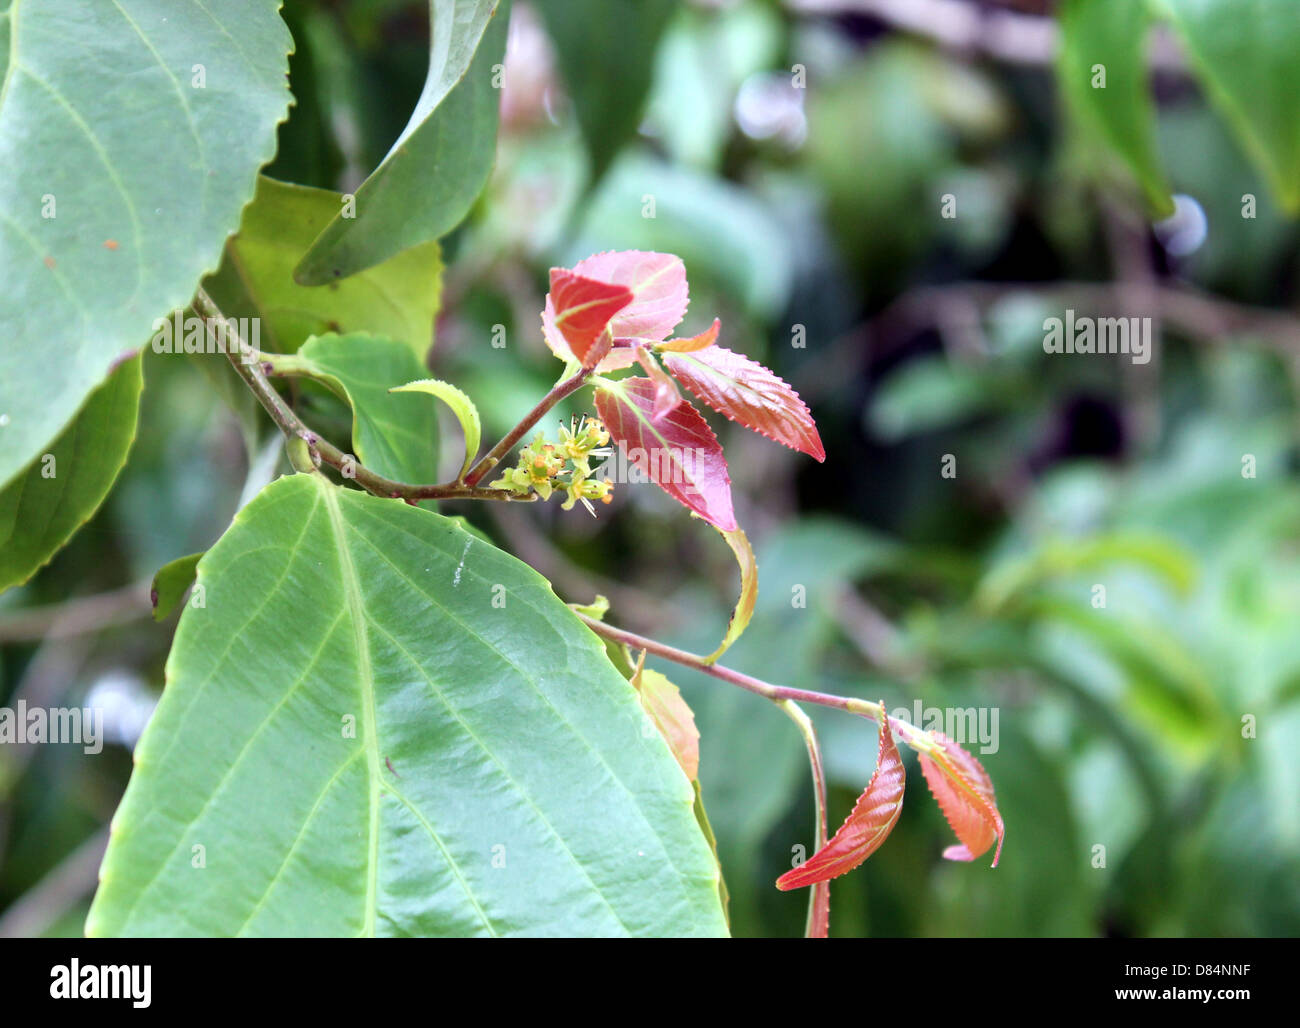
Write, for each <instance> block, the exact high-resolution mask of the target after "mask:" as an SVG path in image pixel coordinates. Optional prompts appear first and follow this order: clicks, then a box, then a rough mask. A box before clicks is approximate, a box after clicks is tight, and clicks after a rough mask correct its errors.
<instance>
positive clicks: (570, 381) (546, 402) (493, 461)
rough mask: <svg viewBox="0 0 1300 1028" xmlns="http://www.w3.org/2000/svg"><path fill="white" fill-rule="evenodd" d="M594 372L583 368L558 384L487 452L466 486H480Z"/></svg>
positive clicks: (471, 470) (467, 478)
mask: <svg viewBox="0 0 1300 1028" xmlns="http://www.w3.org/2000/svg"><path fill="white" fill-rule="evenodd" d="M594 370H595V369H594V368H581V369H579V370H578V372H577V374H575V375H571V376H569V377H568V378H566V379H564V380H563V381H561V382H557V383H556V384H555V386H554V387H552V389H551V391H550V392H549V393H547V394H546V395H545V396H543V397H542V398H541V399H540V400H539V401H538V402H537V406H535V407H534V408H533V409H532V410H530V411H529V412H528V413H527V414H525V415H524V419H523V420H522V421H520V422H519V424H517V425H516V426H515V427H514V428H512V429H511V430H510V431H509V432H507V433H506V434H505V435H504V436H503V437H502V439H501V441H500V442H499V443H497V444H496V446H494V447H492V449H491V450H489V451H488V452H487V454H486V456H484V457H483V458H481V459H480V460H479V461H478V462H477V463H475V465H474V466H473V467H472V468H470V469H469V472H468V473H467V474H466V475H465V484H466V485H467V486H474V485H478V483H479V482H480V481H482V479H483V477H484V476H485V475H487V473H488V472H489V471H491V470H492V469H493V468H494V467H496V466H497V465H498V464H500V463H501V460H502V458H503V457H505V456H506V455H507V454H508V453H509V452H510V451H511V450H512V449H514V447H515V444H516V443H518V442H519V440H520V439H522V438H523V437H524V436H526V435H527V434H528V433H529V432H530V431H532V428H533V426H534V425H536V424H537V423H538V422H539V421H541V420H542V418H544V417H545V416H546V412H547V411H549V410H550V409H551V408H552V407H554V406H555V405H556V404H557V403H559V402H560V401H561V400H563V399H564V398H565V397H567V396H569V395H571V394H573V393H576V392H577V391H578V390H579V389H581V388H582V387H583V385H584V384H586V381H587V379H588V378H589V377H590V376H591V373H592V372H593V371H594Z"/></svg>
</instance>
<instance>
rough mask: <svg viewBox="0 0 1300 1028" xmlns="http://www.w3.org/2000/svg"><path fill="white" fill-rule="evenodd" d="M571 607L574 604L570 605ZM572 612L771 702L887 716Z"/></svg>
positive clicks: (917, 733)
mask: <svg viewBox="0 0 1300 1028" xmlns="http://www.w3.org/2000/svg"><path fill="white" fill-rule="evenodd" d="M570 609H571V610H572V609H573V608H572V607H570ZM573 612H574V613H575V614H577V616H578V617H579V619H581V621H582V623H583V624H585V625H586V626H587V627H588V628H590V629H591V630H592V631H593V632H595V633H596V634H597V635H599V636H603V637H604V638H606V639H612V640H613V641H614V642H620V643H624V644H625V645H627V646H631V647H632V648H633V649H641V650H645V651H646V652H647V653H653V654H654V655H655V656H657V657H663V658H664V660H671V661H672V662H673V663H674V664H681V665H682V666H683V667H688V668H691V669H693V670H695V671H700V672H703V673H704V674H706V675H709V676H711V677H713V678H719V679H721V680H722V681H724V682H728V683H730V684H731V685H738V686H740V688H742V689H746V690H748V691H749V692H752V693H756V694H757V695H759V696H763V697H765V698H767V699H769V700H771V701H772V702H773V703H780V702H781V701H783V700H792V701H794V702H795V703H815V704H817V705H818V706H820V707H832V708H834V709H835V710H843V711H846V712H847V713H849V714H857V715H858V716H859V717H865V718H870V719H871V720H872V721H875V722H877V723H879V722H880V720H881V718H885V717H889V715H888V713H887V712H886V711H885V708H884V707H883V706H881V705H880V704H879V703H874V702H872V701H871V700H861V699H858V698H857V697H855V696H836V695H834V694H832V693H826V692H815V691H813V690H811V689H791V688H789V687H788V686H784V685H773V684H772V683H771V682H765V681H763V680H762V679H761V678H754V677H753V676H751V675H747V674H744V673H743V672H741V671H734V670H732V669H731V668H729V667H723V666H722V665H721V664H710V663H708V662H707V661H706V659H705V658H704V657H701V656H699V655H698V654H695V653H688V652H687V651H686V650H679V649H677V648H676V647H675V646H669V645H667V644H666V643H661V642H656V641H655V640H654V639H648V638H646V637H645V636H644V635H637V634H636V633H635V632H629V631H627V630H626V629H623V628H615V627H614V626H613V625H607V624H605V622H603V621H597V620H596V619H595V618H593V617H588V616H587V615H586V614H583V613H582V612H581V611H579V610H574V611H573ZM889 727H890V728H892V729H893V730H894V731H895V732H897V733H898V735H899V738H901V739H902V740H903V742H905V743H907V745H909V746H911V747H912V748H913V749H915V750H921V751H923V752H927V751H930V750H933V749H935V743H934V741H933V740H932V739H931V738H930V735H929V733H928V732H924V731H922V730H921V729H919V728H917V727H916V726H915V725H913V724H911V723H909V722H907V721H900V720H899V719H898V718H894V717H890V718H889Z"/></svg>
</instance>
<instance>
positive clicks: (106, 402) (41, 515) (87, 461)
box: [0, 357, 144, 591]
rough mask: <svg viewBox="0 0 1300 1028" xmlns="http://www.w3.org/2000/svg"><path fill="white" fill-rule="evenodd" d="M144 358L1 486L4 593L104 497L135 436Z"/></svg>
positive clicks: (0, 579)
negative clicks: (49, 445) (45, 448)
mask: <svg viewBox="0 0 1300 1028" xmlns="http://www.w3.org/2000/svg"><path fill="white" fill-rule="evenodd" d="M141 362H142V358H141V357H135V358H134V359H132V360H129V361H127V362H126V363H125V364H123V365H122V366H121V367H119V368H118V369H117V371H116V372H114V373H113V375H112V377H111V378H109V380H108V381H107V382H105V383H104V384H103V385H102V386H100V387H99V388H98V389H96V390H95V391H94V392H93V393H91V394H90V399H89V400H87V401H86V406H85V407H83V408H82V410H81V412H80V413H79V414H78V415H77V417H76V418H75V419H74V420H73V422H72V424H70V425H69V426H68V427H67V428H65V429H64V430H63V434H62V435H60V436H59V438H58V439H57V440H55V442H54V445H53V446H51V447H50V448H49V449H48V450H46V451H45V452H44V453H41V454H38V455H37V458H36V460H35V462H34V463H32V465H31V466H30V467H28V468H27V470H26V471H25V472H23V474H21V475H20V476H19V477H18V478H16V479H14V481H12V482H10V483H9V485H8V486H6V487H5V488H4V489H3V490H0V591H3V590H5V589H8V588H9V587H10V586H12V585H20V584H22V583H23V582H25V581H27V579H29V578H31V577H32V575H34V574H35V573H36V572H37V571H38V570H40V569H41V568H42V567H44V566H45V564H46V563H47V562H48V561H49V559H50V558H51V557H53V556H54V555H55V554H56V553H58V551H59V550H60V549H61V548H62V547H63V544H64V543H66V542H67V541H68V540H69V539H70V538H72V535H73V533H74V532H76V531H77V529H78V528H80V527H81V526H82V525H84V524H85V523H86V522H87V521H89V520H90V518H91V515H93V514H94V513H95V511H97V510H98V509H99V505H100V504H101V503H103V502H104V497H105V496H107V495H108V491H109V490H110V489H111V488H112V487H113V482H114V481H115V480H116V478H117V474H118V472H119V471H121V470H122V466H123V465H124V464H126V455H127V453H128V452H129V451H130V449H131V443H132V441H133V440H134V439H135V425H136V417H137V415H138V413H139V409H140V390H141V389H142V388H143V386H144V378H143V374H142V372H141V368H140V365H141Z"/></svg>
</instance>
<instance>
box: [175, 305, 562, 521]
mask: <svg viewBox="0 0 1300 1028" xmlns="http://www.w3.org/2000/svg"><path fill="white" fill-rule="evenodd" d="M194 304H195V306H196V307H197V308H199V309H200V310H201V311H202V312H203V313H204V314H206V315H207V316H208V317H212V318H219V319H221V321H222V322H224V323H225V325H226V326H227V332H228V334H229V335H230V336H232V337H233V338H235V339H237V340H238V343H239V345H238V346H234V347H226V357H227V358H229V360H230V364H231V366H232V367H233V368H234V369H235V372H236V373H237V374H238V375H239V377H240V378H242V379H243V380H244V384H245V385H247V386H248V388H249V389H250V390H251V391H252V393H253V395H254V396H256V397H257V399H258V401H259V402H260V403H261V404H262V406H263V407H264V408H265V409H266V412H267V413H268V414H269V415H270V416H271V420H272V421H274V422H275V423H276V425H278V426H279V428H280V431H281V432H283V433H284V437H285V438H286V439H302V440H303V441H304V442H306V443H307V445H308V446H309V447H310V448H311V450H312V452H313V453H314V454H315V455H316V456H317V457H319V458H320V460H321V462H323V463H325V464H328V465H329V466H330V467H332V468H336V469H337V470H338V471H340V472H341V473H342V475H343V476H344V477H345V478H351V479H354V480H355V481H356V483H357V484H358V485H360V486H362V487H363V488H364V489H367V490H368V491H370V492H372V493H374V494H375V495H376V496H384V497H390V498H393V499H402V500H406V501H408V502H412V503H413V502H415V501H418V500H500V501H503V502H517V503H527V502H530V501H532V500H535V499H536V498H537V497H536V495H535V494H532V493H524V494H518V493H515V492H512V491H511V490H508V489H476V488H474V487H473V485H472V484H466V485H461V484H460V483H456V482H451V483H444V484H440V485H410V484H408V483H406V482H397V481H394V480H393V479H391V478H387V477H385V476H384V475H381V474H379V473H378V472H375V471H371V470H370V469H369V468H367V467H365V466H364V465H363V464H361V463H360V462H359V461H358V460H357V459H356V458H355V457H353V456H352V454H349V453H344V452H343V451H342V450H340V449H339V448H338V447H337V446H335V445H334V444H333V443H331V442H330V441H329V440H328V439H324V438H322V437H321V436H319V435H317V434H316V433H315V432H314V431H312V430H311V429H310V428H308V427H307V425H306V424H304V423H303V421H302V419H301V418H299V417H298V415H297V414H295V413H294V411H293V409H292V408H291V407H290V406H289V405H288V404H287V403H286V402H285V400H284V397H282V396H281V395H280V394H279V392H277V391H276V388H275V386H273V385H271V381H270V379H268V378H267V377H266V365H265V363H264V362H263V361H262V360H260V359H259V358H260V357H261V356H262V355H261V354H259V353H258V352H257V351H256V350H254V349H252V348H251V347H249V346H248V345H247V344H246V343H245V342H244V341H243V339H242V338H240V337H239V335H238V333H237V332H236V331H235V328H234V326H233V325H232V324H231V323H230V321H229V320H228V319H227V318H226V316H225V315H224V314H222V313H221V310H220V308H218V307H217V305H216V304H215V303H214V302H213V301H212V298H211V297H210V296H208V294H207V292H206V291H205V290H204V289H202V288H200V289H199V291H198V292H197V293H196V294H195V298H194Z"/></svg>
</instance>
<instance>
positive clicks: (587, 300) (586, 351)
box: [542, 268, 632, 368]
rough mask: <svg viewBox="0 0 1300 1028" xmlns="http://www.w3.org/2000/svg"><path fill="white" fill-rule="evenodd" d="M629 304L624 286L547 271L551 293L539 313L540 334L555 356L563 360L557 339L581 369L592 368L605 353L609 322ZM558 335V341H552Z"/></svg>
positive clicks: (628, 292)
mask: <svg viewBox="0 0 1300 1028" xmlns="http://www.w3.org/2000/svg"><path fill="white" fill-rule="evenodd" d="M631 302H632V291H631V290H630V289H628V288H627V287H626V286H620V285H611V284H610V283H608V282H600V281H597V280H595V279H590V278H584V277H583V276H581V275H577V274H575V273H574V272H572V271H567V270H565V269H564V268H552V269H551V291H550V292H549V293H547V294H546V309H545V310H544V311H543V312H542V332H543V335H545V336H546V337H547V342H548V343H549V344H550V346H551V349H552V350H554V351H555V354H556V356H558V357H561V358H562V359H565V360H567V359H568V354H566V353H564V352H563V351H562V350H561V349H559V348H558V347H559V346H560V345H561V342H560V341H561V340H563V343H564V344H567V349H568V351H569V353H571V354H572V355H573V356H574V357H576V358H577V359H578V361H580V362H581V364H582V366H583V367H584V368H589V367H594V366H595V365H596V364H597V363H599V362H600V360H601V358H602V357H604V356H605V354H606V353H608V352H609V348H610V345H611V343H612V342H613V337H612V336H610V335H608V334H607V333H606V331H605V330H606V329H607V328H609V326H610V319H611V318H613V317H614V316H615V315H616V314H617V313H618V312H619V311H620V310H622V309H623V308H625V307H626V306H627V305H628V304H629V303H631ZM555 336H558V337H559V339H557V338H555Z"/></svg>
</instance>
